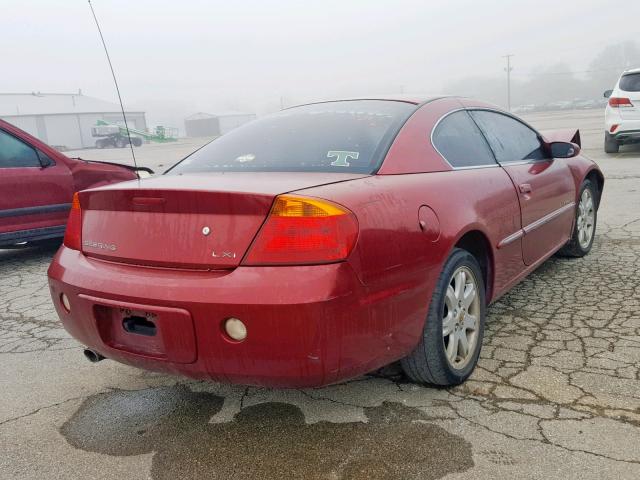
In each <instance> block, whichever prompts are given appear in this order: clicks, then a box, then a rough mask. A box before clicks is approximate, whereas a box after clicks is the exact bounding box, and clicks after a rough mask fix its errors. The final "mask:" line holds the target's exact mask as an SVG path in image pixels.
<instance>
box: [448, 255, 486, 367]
mask: <svg viewBox="0 0 640 480" xmlns="http://www.w3.org/2000/svg"><path fill="white" fill-rule="evenodd" d="M480 313H481V312H480V296H479V294H478V282H477V281H476V278H475V275H474V274H473V272H472V271H471V269H469V268H468V267H466V266H461V267H459V268H458V269H457V270H456V271H455V272H454V274H453V276H452V277H451V281H450V282H449V286H448V287H447V293H446V295H445V301H444V312H443V317H442V339H443V341H444V348H445V354H446V357H447V361H448V362H449V364H450V365H451V366H452V367H453V368H455V369H458V370H459V369H461V368H464V367H465V366H466V365H467V363H469V361H470V360H471V358H472V357H473V355H474V352H475V350H476V343H477V341H478V328H479V321H480Z"/></svg>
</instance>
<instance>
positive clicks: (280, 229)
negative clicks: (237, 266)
mask: <svg viewBox="0 0 640 480" xmlns="http://www.w3.org/2000/svg"><path fill="white" fill-rule="evenodd" d="M357 237H358V222H357V221H356V218H355V215H354V214H353V213H352V212H351V211H349V210H348V209H346V208H345V207H342V206H340V205H336V204H335V203H332V202H328V201H326V200H320V199H315V198H307V197H298V196H295V195H281V196H279V197H277V198H276V200H275V202H274V205H273V207H272V209H271V212H270V213H269V217H268V218H267V220H266V222H265V223H264V225H263V226H262V228H261V229H260V232H258V236H257V237H256V239H255V240H254V242H253V245H252V246H251V248H250V249H249V253H248V254H247V257H246V258H245V260H244V262H243V263H244V264H245V265H285V264H286V265H292V264H294V265H308V264H317V263H332V262H338V261H340V260H344V259H345V258H347V257H348V256H349V253H351V250H352V249H353V246H354V245H355V243H356V239H357Z"/></svg>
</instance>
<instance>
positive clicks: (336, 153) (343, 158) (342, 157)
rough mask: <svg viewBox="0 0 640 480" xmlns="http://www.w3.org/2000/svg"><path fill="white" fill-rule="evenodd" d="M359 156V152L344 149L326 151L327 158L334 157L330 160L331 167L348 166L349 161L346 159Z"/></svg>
mask: <svg viewBox="0 0 640 480" xmlns="http://www.w3.org/2000/svg"><path fill="white" fill-rule="evenodd" d="M359 156H360V152H345V151H344V150H330V151H329V152H327V158H332V157H336V159H335V160H334V161H333V162H331V166H332V167H348V166H349V165H350V163H349V162H348V161H347V159H349V158H353V159H354V160H357V159H358V157H359Z"/></svg>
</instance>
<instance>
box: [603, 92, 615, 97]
mask: <svg viewBox="0 0 640 480" xmlns="http://www.w3.org/2000/svg"><path fill="white" fill-rule="evenodd" d="M612 93H613V90H606V91H605V92H604V95H603V96H604V98H609V97H610V96H611V94H612Z"/></svg>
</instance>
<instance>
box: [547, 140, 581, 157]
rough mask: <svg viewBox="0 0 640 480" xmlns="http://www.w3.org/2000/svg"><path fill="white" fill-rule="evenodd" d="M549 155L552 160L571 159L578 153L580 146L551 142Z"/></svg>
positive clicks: (570, 143)
mask: <svg viewBox="0 0 640 480" xmlns="http://www.w3.org/2000/svg"><path fill="white" fill-rule="evenodd" d="M548 145H549V153H550V154H551V156H552V157H553V158H573V157H576V156H577V155H578V154H579V153H580V145H578V144H576V143H572V142H551V143H549V144H548Z"/></svg>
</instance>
